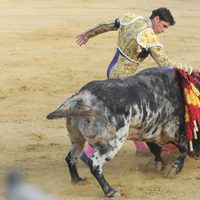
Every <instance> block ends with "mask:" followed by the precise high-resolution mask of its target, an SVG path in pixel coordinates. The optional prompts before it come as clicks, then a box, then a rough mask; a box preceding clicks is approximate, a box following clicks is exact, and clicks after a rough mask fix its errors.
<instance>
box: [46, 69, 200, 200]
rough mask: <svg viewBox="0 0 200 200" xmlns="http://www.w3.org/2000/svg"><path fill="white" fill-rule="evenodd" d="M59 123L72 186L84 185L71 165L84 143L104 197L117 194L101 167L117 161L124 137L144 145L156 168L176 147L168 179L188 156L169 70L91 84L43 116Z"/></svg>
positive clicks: (181, 102) (173, 76) (175, 86)
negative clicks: (66, 140)
mask: <svg viewBox="0 0 200 200" xmlns="http://www.w3.org/2000/svg"><path fill="white" fill-rule="evenodd" d="M63 117H64V118H66V119H67V129H68V133H69V137H70V140H71V149H70V151H69V153H68V155H67V157H66V161H67V163H68V167H69V171H70V174H71V178H72V182H74V183H79V182H82V181H83V179H82V178H80V177H79V174H78V172H77V168H76V162H77V159H78V157H79V155H80V153H81V151H82V150H83V147H84V143H85V141H87V142H88V143H89V144H91V145H92V146H93V147H94V148H95V152H94V154H93V156H92V157H91V158H90V159H89V167H90V171H91V173H92V174H93V175H94V177H95V178H96V179H97V181H98V182H99V184H100V186H101V188H102V190H103V192H104V194H105V195H106V196H107V197H112V196H117V195H119V193H118V192H117V191H116V190H115V189H113V188H112V187H111V186H110V185H109V184H108V183H107V181H106V180H105V178H104V175H103V171H102V167H103V164H104V163H105V162H107V161H109V160H111V159H112V158H113V157H114V156H115V155H116V153H117V152H118V151H119V149H120V148H121V147H122V145H123V143H124V141H125V140H126V139H127V138H128V136H129V137H131V138H132V139H137V140H143V141H145V142H147V144H148V146H149V148H150V150H151V152H152V153H153V154H154V156H155V162H156V163H158V162H162V159H161V148H162V146H163V145H164V144H166V143H169V142H172V143H174V144H176V145H177V147H178V149H179V151H180V154H179V156H178V158H177V159H176V160H175V161H174V163H173V165H172V166H171V168H170V169H169V171H168V174H167V176H169V177H173V176H176V174H178V173H179V172H180V171H181V170H182V168H183V164H184V160H185V157H186V155H187V154H188V141H187V139H186V133H185V123H184V97H183V94H182V92H181V89H180V88H179V85H178V82H177V75H176V72H175V70H173V69H172V68H168V67H159V68H151V69H147V70H144V71H142V72H140V73H138V74H136V75H134V76H132V77H128V78H121V79H110V80H104V81H93V82H90V83H88V84H87V85H85V86H84V87H82V88H81V89H80V91H79V92H78V93H77V94H75V95H73V96H72V97H71V98H69V99H67V100H66V101H65V102H64V103H63V104H62V105H61V106H59V108H58V109H57V110H56V111H54V112H52V113H50V114H49V115H48V116H47V118H48V119H56V118H63ZM196 147H198V144H196V145H195V146H194V151H195V152H194V155H197V156H198V153H199V149H197V148H196ZM197 150H198V151H197Z"/></svg>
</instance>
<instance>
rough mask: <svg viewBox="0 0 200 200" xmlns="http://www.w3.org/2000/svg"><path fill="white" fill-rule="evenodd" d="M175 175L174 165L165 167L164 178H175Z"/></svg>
mask: <svg viewBox="0 0 200 200" xmlns="http://www.w3.org/2000/svg"><path fill="white" fill-rule="evenodd" d="M176 175H177V167H176V166H175V165H172V166H170V167H167V168H166V169H165V171H164V177H165V178H175V176H176Z"/></svg>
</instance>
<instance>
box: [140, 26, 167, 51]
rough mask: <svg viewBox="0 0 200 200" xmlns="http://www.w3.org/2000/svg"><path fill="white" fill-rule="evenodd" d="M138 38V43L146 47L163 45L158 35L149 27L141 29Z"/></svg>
mask: <svg viewBox="0 0 200 200" xmlns="http://www.w3.org/2000/svg"><path fill="white" fill-rule="evenodd" d="M136 39H137V43H138V44H139V45H140V46H142V47H143V48H145V49H148V48H150V47H154V46H161V47H162V46H163V45H162V44H160V41H159V40H158V37H157V36H156V34H155V33H154V31H153V29H152V28H147V29H145V30H143V31H141V32H140V33H139V34H138V36H137V38H136Z"/></svg>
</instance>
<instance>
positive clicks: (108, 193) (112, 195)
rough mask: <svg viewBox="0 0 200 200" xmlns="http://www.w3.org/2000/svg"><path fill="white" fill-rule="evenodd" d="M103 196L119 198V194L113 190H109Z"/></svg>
mask: <svg viewBox="0 0 200 200" xmlns="http://www.w3.org/2000/svg"><path fill="white" fill-rule="evenodd" d="M105 196H106V197H120V196H121V194H120V193H119V192H118V191H116V190H114V189H110V190H109V191H108V192H106V193H105Z"/></svg>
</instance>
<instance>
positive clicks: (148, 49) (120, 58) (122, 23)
mask: <svg viewBox="0 0 200 200" xmlns="http://www.w3.org/2000/svg"><path fill="white" fill-rule="evenodd" d="M113 30H118V43H117V52H116V54H115V56H114V58H113V60H112V62H111V64H110V66H109V67H108V71H107V76H108V78H120V77H126V76H131V75H133V74H134V73H135V71H136V70H137V69H138V66H139V64H140V63H141V62H142V61H143V60H144V59H145V58H146V57H147V56H148V55H149V54H150V55H151V56H152V57H153V59H154V60H155V61H156V63H157V64H158V65H159V66H175V65H176V64H175V63H172V62H171V61H170V60H169V58H168V57H167V56H166V55H165V52H164V50H163V48H162V44H161V43H160V42H159V40H158V37H157V35H156V34H155V32H154V30H153V29H152V24H151V21H150V19H149V18H144V17H142V16H137V15H135V14H133V13H128V14H125V15H124V16H123V17H122V18H120V19H116V20H114V21H110V22H103V23H100V24H98V25H96V26H95V27H93V28H91V29H89V30H88V31H86V32H85V34H86V35H87V36H88V37H89V38H92V37H94V36H96V35H98V34H101V33H104V32H107V31H113Z"/></svg>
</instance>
